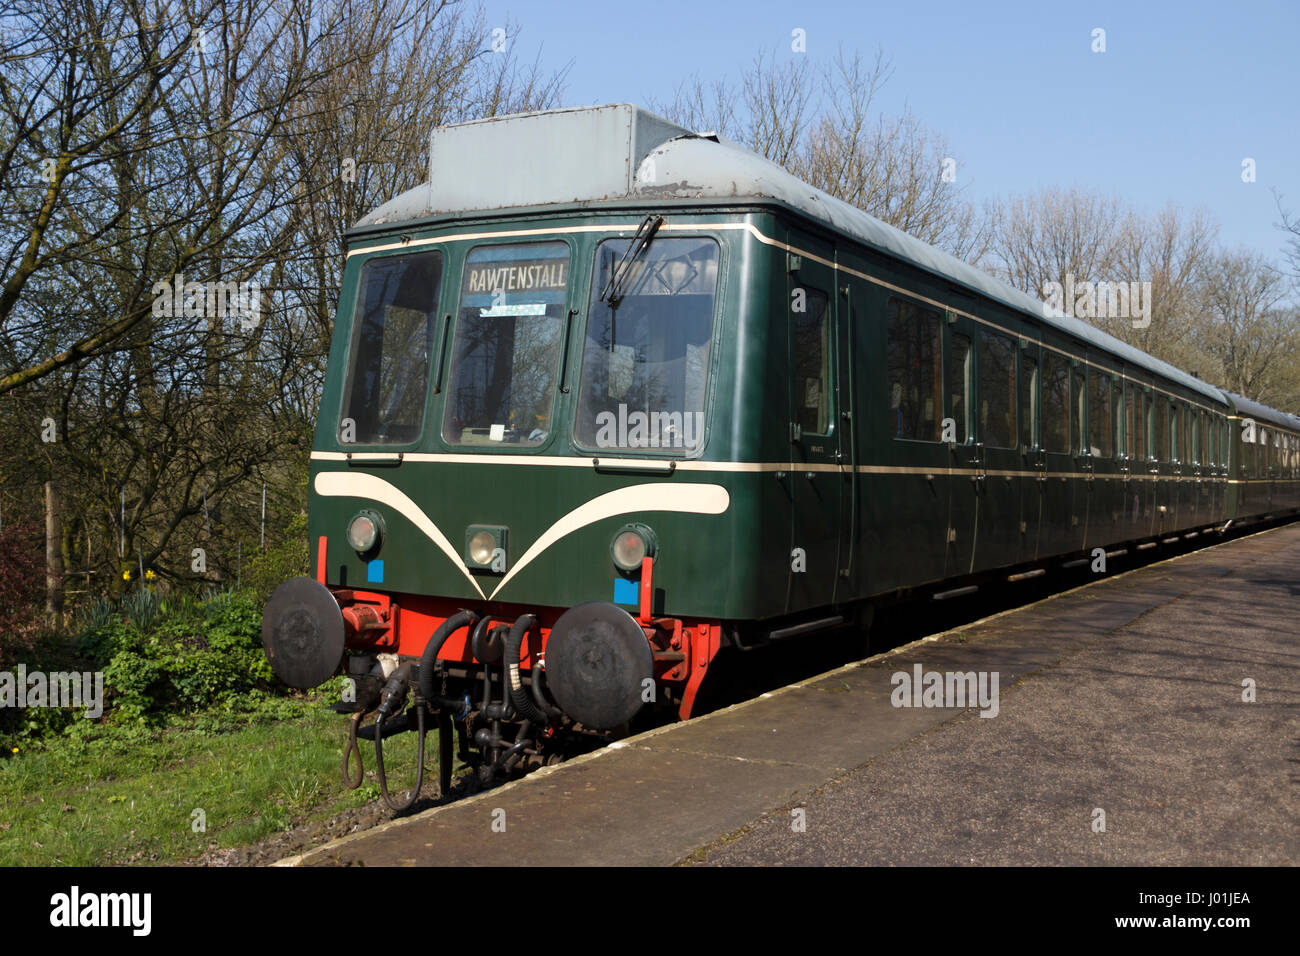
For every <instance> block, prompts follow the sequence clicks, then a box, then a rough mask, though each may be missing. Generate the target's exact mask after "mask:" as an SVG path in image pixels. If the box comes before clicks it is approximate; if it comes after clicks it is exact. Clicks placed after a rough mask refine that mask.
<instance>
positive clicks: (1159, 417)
mask: <svg viewBox="0 0 1300 956" xmlns="http://www.w3.org/2000/svg"><path fill="white" fill-rule="evenodd" d="M1155 431H1156V450H1155V456H1156V458H1157V459H1159V460H1160V461H1169V460H1170V458H1169V399H1168V398H1166V397H1165V396H1164V395H1157V396H1156V428H1155Z"/></svg>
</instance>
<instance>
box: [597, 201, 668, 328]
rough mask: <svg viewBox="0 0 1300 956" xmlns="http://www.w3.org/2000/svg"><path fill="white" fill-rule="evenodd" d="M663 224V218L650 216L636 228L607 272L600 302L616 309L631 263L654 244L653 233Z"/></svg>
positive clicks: (621, 296)
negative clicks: (629, 240) (607, 279)
mask: <svg viewBox="0 0 1300 956" xmlns="http://www.w3.org/2000/svg"><path fill="white" fill-rule="evenodd" d="M663 224H664V217H663V216H654V215H650V216H646V217H645V218H644V219H642V220H641V225H639V226H637V228H636V235H634V236H633V237H632V241H631V242H629V243H628V245H627V249H626V251H624V253H623V256H622V258H620V259H619V260H618V262H616V263H614V268H613V269H611V270H610V272H609V281H608V282H606V283H605V288H604V289H603V290H601V293H600V301H601V302H605V301H608V302H609V304H610V306H612V307H613V308H618V303H619V301H620V300H621V299H622V298H623V293H622V289H621V286H620V283H621V281H622V280H623V279H624V278H625V277H626V275H627V273H628V272H629V271H630V270H631V268H632V265H633V263H635V262H636V261H637V259H639V258H641V256H642V254H644V253H645V251H646V250H647V249H649V248H650V243H652V242H654V238H655V233H657V232H658V231H659V227H660V226H662V225H663Z"/></svg>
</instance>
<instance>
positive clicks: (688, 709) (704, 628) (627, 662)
mask: <svg viewBox="0 0 1300 956" xmlns="http://www.w3.org/2000/svg"><path fill="white" fill-rule="evenodd" d="M648 564H649V561H648V560H647V565H648ZM652 573H653V572H652V568H651V567H648V566H647V567H644V568H643V569H642V579H641V590H640V595H641V602H640V606H639V608H637V610H636V611H635V612H631V611H628V610H625V609H623V608H620V607H617V606H615V605H613V604H607V603H604V602H591V603H589V604H583V605H578V606H577V607H574V608H568V609H565V608H554V607H537V608H530V607H524V606H520V605H512V604H495V603H484V602H465V601H458V600H449V599H443V598H436V597H429V596H422V595H410V594H408V595H394V594H388V593H384V592H378V591H370V590H362V589H356V588H338V587H333V588H331V587H327V586H326V584H325V582H324V581H320V580H315V581H313V580H311V579H308V578H298V579H295V580H294V581H292V582H286V584H285V585H282V586H281V588H282V590H281V591H278V592H277V594H276V595H273V596H272V600H271V602H269V603H268V615H267V619H266V622H265V623H264V628H263V642H264V644H265V646H266V649H267V654H268V657H269V658H270V659H271V662H272V665H273V666H274V667H275V668H276V671H277V673H278V674H280V676H281V678H282V679H285V680H286V683H289V684H291V686H314V683H319V682H320V680H321V679H324V678H323V677H322V676H321V674H322V673H323V671H320V670H318V671H317V672H316V673H314V674H309V675H308V676H304V677H301V679H299V678H298V675H300V674H302V673H303V672H302V671H301V670H295V662H294V661H293V660H291V658H293V657H294V656H295V655H297V656H299V657H301V658H302V659H303V660H306V659H308V658H314V659H312V660H311V661H310V667H311V668H321V667H323V666H324V665H325V663H326V662H327V661H328V660H329V659H330V658H331V657H333V669H332V670H330V671H329V672H328V673H337V672H338V668H339V663H340V657H341V658H342V670H343V673H344V674H345V675H346V676H347V677H348V678H350V680H349V681H348V682H347V683H346V684H345V690H344V694H343V699H342V700H341V701H339V702H338V703H337V704H335V705H334V709H335V710H337V711H339V712H341V713H347V714H350V715H351V719H350V726H349V731H348V743H347V747H346V750H345V753H344V757H343V775H344V778H345V780H346V782H347V783H348V785H349V786H353V787H355V786H359V785H360V784H361V782H362V780H363V779H364V763H365V761H364V759H363V757H362V743H361V742H362V741H366V742H368V743H371V744H372V745H373V747H374V763H375V768H376V772H377V777H378V780H379V784H380V788H381V791H382V793H383V797H384V799H385V801H386V802H387V803H388V805H389V807H390V808H392V809H393V810H397V811H401V810H405V809H409V808H410V807H411V806H413V805H414V804H415V802H416V800H417V799H418V798H419V793H420V788H421V786H422V783H423V772H424V762H425V755H424V741H425V735H426V733H427V732H428V731H429V730H433V729H435V728H436V729H438V730H439V731H440V733H439V735H438V740H439V755H438V756H439V761H438V764H439V776H440V781H439V782H440V785H441V788H442V792H443V793H446V792H447V791H448V788H449V786H450V784H451V777H452V768H453V764H454V761H455V758H456V757H459V759H460V760H461V761H462V762H463V763H466V764H468V765H470V766H471V767H473V768H474V771H475V775H474V777H473V778H471V784H470V785H471V786H473V787H477V786H483V785H488V784H490V783H491V782H493V781H494V780H499V779H502V778H508V777H510V776H514V775H519V774H523V773H527V772H529V771H531V770H535V769H537V768H539V767H541V766H545V765H547V764H549V763H554V762H558V761H559V760H560V759H562V757H563V756H564V755H566V754H571V753H573V752H575V751H578V750H582V749H591V748H593V747H594V746H598V745H600V744H603V743H605V742H608V741H610V740H612V739H616V738H618V737H620V736H624V735H626V734H628V733H630V732H631V731H632V730H633V728H634V726H635V725H639V724H642V723H645V722H647V721H650V720H654V719H655V718H656V715H658V716H659V717H667V718H669V719H671V717H673V716H676V717H680V718H681V719H683V720H684V719H687V718H689V717H690V716H691V714H692V712H693V711H694V709H695V707H696V704H697V700H698V697H699V691H700V687H701V685H702V683H703V681H704V677H705V675H706V674H707V673H708V670H709V665H710V663H711V662H712V661H713V659H714V657H715V656H716V655H717V654H718V652H719V650H720V649H721V647H722V645H723V643H724V636H723V633H724V629H723V626H722V624H721V622H718V621H708V620H698V619H683V618H677V617H661V616H655V615H653V614H652V613H651V608H650V595H651V594H652V593H653V592H652ZM335 606H336V607H337V612H335V610H334V608H335ZM336 615H337V616H336ZM336 630H337V631H338V634H337V637H341V638H342V640H341V641H339V642H338V645H337V646H336V645H335V644H334V640H335V637H336V635H335V631H336ZM548 654H550V656H551V661H550V664H549V666H548V663H547V655H548ZM328 673H326V674H325V676H328ZM372 716H373V718H374V720H373V722H368V719H369V718H370V717H372ZM406 731H413V732H415V733H416V734H417V735H418V745H417V748H418V757H417V762H418V764H419V766H418V768H417V769H416V774H417V777H416V782H415V786H414V787H413V788H412V789H411V791H410V792H409V794H408V796H407V797H406V798H404V799H400V800H399V799H396V798H395V797H394V795H393V794H391V793H390V792H389V787H388V780H387V768H386V767H385V765H384V757H383V748H384V741H385V740H386V739H387V738H389V737H391V736H393V735H394V734H397V733H401V732H406ZM453 741H454V742H453ZM453 747H454V748H455V749H454V750H453ZM405 776H406V774H403V777H404V778H405Z"/></svg>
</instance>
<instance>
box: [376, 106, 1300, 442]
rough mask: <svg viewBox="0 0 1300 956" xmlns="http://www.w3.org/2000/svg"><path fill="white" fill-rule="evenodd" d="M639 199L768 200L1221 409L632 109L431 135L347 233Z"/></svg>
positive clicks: (918, 246) (791, 180)
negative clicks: (401, 189)
mask: <svg viewBox="0 0 1300 956" xmlns="http://www.w3.org/2000/svg"><path fill="white" fill-rule="evenodd" d="M638 199H693V200H698V199H717V200H725V201H731V202H736V201H740V200H750V199H755V200H760V201H776V202H778V203H781V204H784V205H786V206H789V207H792V208H794V209H795V210H797V211H798V212H800V213H802V214H804V215H805V216H807V217H808V218H810V219H812V220H815V221H817V222H820V223H823V224H825V225H826V226H828V227H829V228H831V229H833V230H835V231H837V232H840V233H843V234H846V235H849V236H852V237H853V238H854V239H856V240H858V241H859V242H861V243H863V244H864V245H866V246H869V247H871V248H874V249H877V250H879V251H882V252H884V253H886V254H888V255H890V256H892V257H894V258H897V259H901V260H903V261H904V262H907V263H909V264H911V265H912V266H915V267H916V268H918V269H921V270H923V271H925V272H929V273H931V274H933V275H936V276H938V277H941V278H943V279H945V280H947V281H950V282H954V283H958V284H960V285H963V286H965V287H967V288H968V289H970V290H972V291H975V292H977V293H979V294H981V295H983V296H986V297H988V298H990V299H993V300H994V301H997V302H1000V303H1002V304H1003V305H1006V306H1008V307H1010V308H1012V309H1015V310H1017V311H1020V312H1024V313H1028V314H1029V315H1031V316H1033V317H1034V318H1035V319H1038V320H1040V321H1042V322H1044V323H1046V324H1048V325H1051V326H1054V327H1056V328H1058V329H1060V330H1062V331H1064V332H1067V333H1069V334H1070V335H1073V336H1074V337H1076V338H1078V339H1080V340H1082V341H1084V342H1087V343H1089V344H1092V345H1096V346H1097V347H1098V348H1101V349H1104V350H1106V351H1107V352H1110V353H1111V354H1113V355H1115V356H1117V357H1119V358H1121V359H1123V360H1124V361H1126V362H1129V363H1132V364H1133V365H1136V366H1139V367H1141V368H1145V369H1147V370H1148V371H1150V372H1153V373H1155V374H1157V375H1160V376H1163V377H1164V378H1167V379H1169V380H1172V381H1174V382H1177V383H1178V384H1180V385H1183V386H1185V387H1186V388H1188V389H1191V390H1192V391H1195V392H1198V393H1200V394H1201V395H1204V396H1206V397H1207V398H1210V399H1213V400H1214V401H1215V402H1216V403H1218V404H1220V405H1226V404H1227V400H1226V399H1225V393H1224V392H1222V391H1221V390H1220V389H1217V388H1215V387H1214V386H1212V385H1210V384H1208V383H1207V382H1204V381H1202V380H1201V379H1199V378H1196V377H1195V376H1192V375H1189V374H1187V373H1186V372H1184V371H1182V370H1181V369H1178V368H1176V367H1174V366H1173V365H1170V364H1169V363H1168V362H1162V361H1161V360H1160V359H1157V358H1155V357H1154V356H1151V355H1148V354H1147V353H1146V352H1143V351H1141V350H1140V349H1137V348H1134V347H1133V346H1131V345H1129V344H1127V343H1125V342H1122V341H1120V340H1119V339H1117V338H1115V337H1114V336H1112V335H1108V334H1107V333H1105V332H1102V331H1101V330H1099V329H1097V328H1094V327H1093V326H1091V325H1089V324H1088V323H1086V322H1084V321H1082V320H1080V319H1076V318H1073V317H1071V316H1067V315H1063V314H1061V313H1060V312H1059V311H1053V310H1052V309H1050V308H1049V307H1048V306H1047V305H1046V304H1045V303H1044V302H1042V301H1041V300H1039V299H1036V298H1034V297H1033V296H1031V295H1028V294H1026V293H1024V292H1021V291H1019V290H1018V289H1014V288H1012V287H1011V286H1009V285H1007V284H1006V283H1004V282H1001V281H999V280H997V279H995V278H993V277H992V276H990V275H988V274H987V273H985V272H982V271H980V270H979V269H976V268H975V267H974V266H972V265H969V264H968V263H965V262H962V261H961V260H960V259H958V258H956V257H955V256H952V255H949V254H948V253H946V252H944V251H942V250H940V249H936V248H935V247H934V246H931V245H929V244H927V243H924V242H922V241H921V240H919V239H916V238H914V237H912V236H909V235H907V234H906V233H905V232H903V231H902V230H900V229H896V228H895V227H893V226H891V225H888V224H887V223H884V222H881V221H880V220H879V219H876V218H875V217H874V216H870V215H868V214H867V213H865V212H863V211H862V210H861V209H858V208H856V207H854V206H851V205H849V204H848V203H846V202H844V201H842V200H839V199H836V198H835V197H833V196H831V195H830V194H829V193H826V192H823V191H822V190H820V189H817V188H815V187H813V186H810V185H809V184H808V183H805V182H803V181H802V180H800V179H798V178H796V177H794V176H792V175H791V174H790V173H788V172H786V171H785V170H784V169H783V168H781V167H780V166H779V165H777V164H776V163H773V162H771V161H770V160H767V159H764V158H763V157H761V156H759V155H758V154H756V153H754V152H752V151H750V150H748V149H746V148H745V147H743V146H741V145H739V144H737V143H734V142H732V141H730V140H728V139H726V138H724V137H721V136H717V135H714V134H709V133H694V132H691V131H690V130H687V129H685V128H683V127H681V126H678V125H676V124H674V123H671V122H669V121H668V120H666V119H663V118H662V117H659V116H655V115H654V114H653V113H649V112H646V111H645V110H642V109H639V108H637V107H635V106H631V105H628V104H618V105H611V106H592V107H580V108H571V109H558V110H545V111H542V112H536V113H520V114H516V115H511V116H502V117H493V118H491V119H486V120H476V121H474V122H471V123H460V124H457V125H455V126H444V127H439V128H438V129H435V130H434V131H433V134H432V136H431V140H430V149H429V181H428V182H427V183H424V184H423V185H421V186H417V187H416V188H414V189H411V190H408V191H407V192H405V193H403V194H401V195H400V196H398V197H396V198H395V199H392V200H390V201H389V202H387V203H385V204H383V205H382V206H380V207H379V208H377V209H375V210H374V211H373V212H371V213H370V214H369V215H367V216H365V217H364V218H363V219H361V220H360V222H358V223H357V224H356V226H355V227H354V231H367V232H368V231H371V230H372V229H375V228H383V227H390V226H391V225H393V224H396V223H404V222H409V221H412V220H419V219H427V218H430V217H433V216H441V215H446V214H450V213H462V212H464V213H468V212H485V211H492V210H498V209H508V208H514V207H522V206H539V205H550V204H571V203H599V202H619V201H621V202H624V203H626V202H628V201H629V200H633V201H634V200H638ZM1243 401H1244V399H1243ZM1259 407H1260V408H1263V407H1264V406H1259ZM1269 411H1270V412H1271V413H1272V414H1274V415H1279V414H1281V413H1277V412H1272V410H1269ZM1260 417H1263V416H1262V414H1261V416H1260ZM1282 417H1283V418H1286V419H1293V418H1294V417H1293V416H1282ZM1295 421H1296V422H1297V423H1300V419H1296V420H1295Z"/></svg>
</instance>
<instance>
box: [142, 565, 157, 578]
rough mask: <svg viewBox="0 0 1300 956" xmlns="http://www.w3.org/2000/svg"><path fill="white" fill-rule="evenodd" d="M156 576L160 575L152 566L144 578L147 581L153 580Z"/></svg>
mask: <svg viewBox="0 0 1300 956" xmlns="http://www.w3.org/2000/svg"><path fill="white" fill-rule="evenodd" d="M156 577H158V575H156V574H154V573H153V568H150V569H149V570H148V571H146V572H145V573H144V579H145V580H146V581H152V580H153V579H154V578H156Z"/></svg>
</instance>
